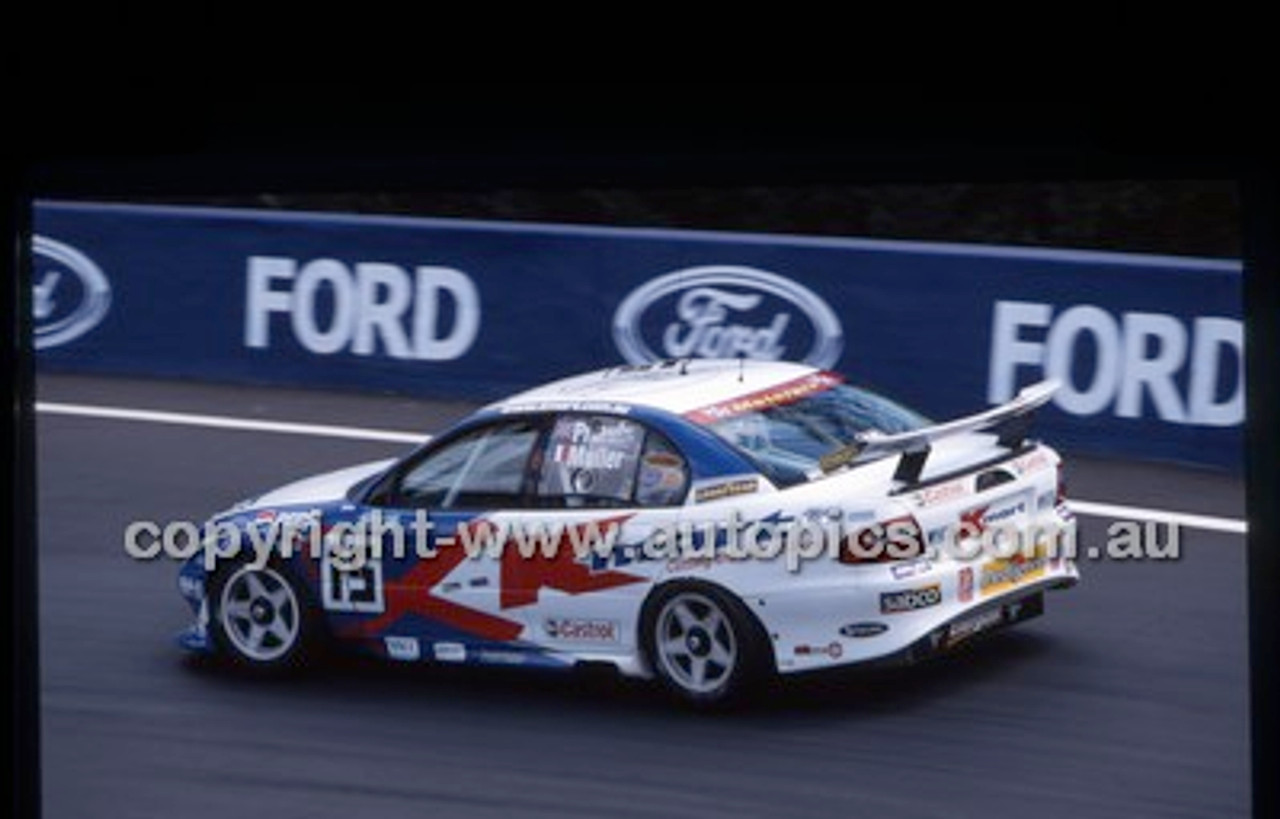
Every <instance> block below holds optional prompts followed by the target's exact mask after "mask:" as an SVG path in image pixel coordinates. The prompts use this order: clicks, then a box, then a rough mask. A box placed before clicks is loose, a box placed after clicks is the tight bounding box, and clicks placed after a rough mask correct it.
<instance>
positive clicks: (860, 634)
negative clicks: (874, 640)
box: [840, 622, 889, 639]
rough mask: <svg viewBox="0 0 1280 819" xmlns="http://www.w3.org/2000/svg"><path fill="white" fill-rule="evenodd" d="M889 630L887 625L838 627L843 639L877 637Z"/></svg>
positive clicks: (854, 624) (874, 623)
mask: <svg viewBox="0 0 1280 819" xmlns="http://www.w3.org/2000/svg"><path fill="white" fill-rule="evenodd" d="M888 630H889V624H888V623H877V622H866V623H850V624H849V625H847V626H841V627H840V634H841V635H843V636H845V637H855V638H859V639H862V638H867V637H877V636H879V635H881V634H884V633H885V632H886V631H888Z"/></svg>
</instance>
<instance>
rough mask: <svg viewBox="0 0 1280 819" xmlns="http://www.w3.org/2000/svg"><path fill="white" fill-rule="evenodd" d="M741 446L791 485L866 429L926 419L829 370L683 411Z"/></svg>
mask: <svg viewBox="0 0 1280 819" xmlns="http://www.w3.org/2000/svg"><path fill="white" fill-rule="evenodd" d="M688 417H689V418H690V419H691V420H694V421H697V422H699V423H702V424H704V425H705V426H707V427H709V428H710V429H711V430H712V431H713V432H715V433H716V434H717V435H719V436H720V437H721V438H723V439H724V440H726V441H728V442H729V443H730V444H732V445H733V446H735V447H736V448H738V449H739V450H741V451H742V452H743V453H745V454H746V455H747V456H748V457H750V458H751V460H752V461H754V462H755V463H757V464H759V465H760V466H761V469H762V471H763V472H764V473H765V474H766V475H767V476H769V477H770V478H771V479H773V480H774V482H775V483H780V484H783V485H791V484H794V483H799V482H802V481H804V480H806V479H807V476H809V475H811V474H813V473H814V472H815V470H817V469H819V461H820V459H821V458H822V456H824V455H826V454H828V453H830V452H831V451H832V450H835V449H838V448H840V447H842V446H845V445H847V444H849V443H851V442H853V441H855V440H856V439H857V438H858V436H860V435H861V434H862V433H865V432H867V431H875V432H880V433H884V434H886V435H891V434H895V433H900V432H910V431H911V430H916V429H920V428H921V427H925V426H928V425H929V424H930V423H931V422H930V420H929V419H928V418H926V417H924V416H923V415H921V414H919V413H917V412H915V411H914V410H911V409H908V408H907V407H904V406H902V405H901V404H898V403H896V402H894V401H892V400H890V399H888V398H885V397H884V396H881V395H877V394H876V393H874V392H871V391H870V390H866V389H862V388H859V387H854V386H852V385H849V384H845V383H843V382H842V381H841V380H840V378H839V376H837V375H835V374H833V373H821V374H817V375H815V376H811V377H807V378H806V379H803V380H802V381H801V382H798V383H795V384H787V385H781V386H779V387H776V388H773V390H766V391H762V392H761V393H758V394H754V395H750V396H745V397H743V398H740V399H735V400H733V401H728V402H724V403H722V404H720V405H717V406H715V407H707V408H704V409H702V410H698V411H695V412H693V413H689V414H688Z"/></svg>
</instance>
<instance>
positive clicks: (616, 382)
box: [486, 359, 820, 415]
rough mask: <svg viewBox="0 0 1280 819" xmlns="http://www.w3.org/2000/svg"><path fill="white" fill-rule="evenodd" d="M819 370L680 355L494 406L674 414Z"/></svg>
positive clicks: (566, 381) (556, 384)
mask: <svg viewBox="0 0 1280 819" xmlns="http://www.w3.org/2000/svg"><path fill="white" fill-rule="evenodd" d="M817 372H820V370H818V369H817V368H815V367H811V366H809V365H807V364H797V363H793V362H788V361H756V360H751V359H678V360H668V361H658V362H654V363H652V364H640V365H622V366H618V367H609V368H606V369H602V370H595V371H592V372H589V373H584V374H582V375H575V376H570V377H568V378H562V379H560V380H558V381H552V382H551V383H549V384H544V385H542V386H539V387H534V388H533V389H530V390H526V391H524V392H521V393H518V394H516V395H513V396H511V397H509V398H506V399H503V400H501V401H497V402H495V403H493V404H490V405H489V406H488V407H487V408H486V409H491V410H501V411H504V412H511V411H515V410H520V409H526V408H528V409H536V408H545V407H548V406H557V405H562V404H565V403H566V402H582V403H584V404H585V403H590V404H601V405H608V404H617V405H620V407H619V408H624V407H636V406H640V407H653V408H656V409H660V410H666V411H667V412H674V413H676V414H681V415H682V414H685V413H688V412H691V411H693V410H696V409H700V408H703V407H708V406H711V405H714V404H720V403H722V402H724V401H731V400H733V399H735V398H740V397H742V396H746V395H752V394H754V393H758V392H761V391H763V390H768V389H771V388H773V387H777V386H778V385H781V384H786V383H787V382H790V381H794V380H796V379H798V378H804V377H805V376H808V375H812V374H814V373H817Z"/></svg>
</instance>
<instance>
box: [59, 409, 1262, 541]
mask: <svg viewBox="0 0 1280 819" xmlns="http://www.w3.org/2000/svg"><path fill="white" fill-rule="evenodd" d="M36 411H37V412H47V413H50V414H52V415H78V416H82V417H86V418H109V419H113V420H120V421H146V422H150V423H153V424H182V425H185V426H193V427H209V428H212V429H237V430H244V431H248V432H281V433H285V434H289V435H314V436H318V437H324V438H348V439H352V440H357V441H389V442H392V443H406V444H420V443H422V442H424V441H426V440H428V439H429V438H430V437H431V436H430V435H426V434H423V433H419V432H400V431H397V430H388V429H366V428H363V427H345V426H333V425H330V424H299V423H293V422H288V421H265V420H259V419H253V418H234V417H231V416H226V415H199V414H195V413H187V412H160V411H157V410H143V409H130V408H125V407H100V406H93V405H89V404H62V403H57V402H53V401H37V402H36ZM1071 508H1072V509H1073V510H1074V511H1075V512H1076V513H1077V514H1081V515H1088V516H1090V517H1105V518H1124V519H1132V520H1150V521H1156V522H1158V523H1173V524H1177V525H1178V526H1186V527H1188V528H1192V529H1208V530H1211V531H1215V532H1230V533H1232V534H1241V535H1242V534H1244V533H1245V532H1246V531H1248V524H1247V523H1246V522H1245V521H1243V520H1237V519H1235V518H1221V517H1214V516H1211V515H1194V514H1190V513H1187V512H1174V511H1169V510H1166V509H1145V508H1143V507H1139V506H1119V505H1116V504H1111V503H1095V502H1093V501H1084V500H1072V501H1071Z"/></svg>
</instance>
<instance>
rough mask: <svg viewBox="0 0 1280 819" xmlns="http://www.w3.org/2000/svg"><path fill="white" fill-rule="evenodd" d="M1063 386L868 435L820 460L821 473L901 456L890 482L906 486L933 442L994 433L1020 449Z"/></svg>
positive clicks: (1040, 387)
mask: <svg viewBox="0 0 1280 819" xmlns="http://www.w3.org/2000/svg"><path fill="white" fill-rule="evenodd" d="M1061 386H1062V383H1061V382H1060V381H1057V380H1047V381H1041V382H1039V383H1036V384H1032V385H1030V386H1028V387H1023V388H1022V389H1021V390H1020V391H1019V392H1018V394H1017V395H1016V396H1014V398H1013V400H1012V401H1009V402H1008V403H1006V404H1001V405H1000V406H998V407H992V408H991V409H989V410H985V411H983V412H979V413H976V414H974V415H967V416H965V417H963V418H957V419H955V420H954V421H947V422H946V423H942V424H936V425H934V426H930V427H924V428H922V429H917V430H912V431H910V432H900V433H897V434H894V435H884V434H882V433H879V432H867V433H864V434H863V435H861V436H859V438H858V439H857V440H856V441H854V442H853V443H851V444H848V445H847V446H843V447H840V448H839V449H837V450H835V451H834V452H831V453H828V454H827V455H825V456H823V458H822V460H821V461H820V462H819V465H820V466H821V467H822V471H823V472H831V471H832V470H834V469H837V468H839V467H841V466H844V465H845V464H848V463H851V462H853V461H854V460H868V459H871V458H876V457H883V456H886V455H895V454H901V455H902V458H901V460H899V461H898V467H897V469H896V470H894V473H893V478H894V480H896V481H899V482H901V483H906V484H914V483H917V482H918V481H919V480H920V473H921V472H923V471H924V465H925V461H927V460H928V458H929V452H930V448H931V447H932V445H933V442H934V441H937V440H940V439H942V438H949V437H951V436H953V435H960V434H962V433H966V432H981V431H989V432H994V433H996V435H997V436H998V438H997V440H996V443H997V444H998V445H999V446H1002V447H1004V448H1006V449H1016V448H1017V447H1019V446H1021V445H1022V442H1023V441H1024V440H1025V439H1026V437H1027V433H1028V432H1029V431H1030V429H1031V416H1032V411H1033V410H1035V409H1036V408H1037V407H1039V406H1041V405H1043V404H1045V403H1047V402H1048V400H1049V399H1050V398H1052V397H1053V394H1054V393H1055V392H1057V391H1058V388H1059V387H1061Z"/></svg>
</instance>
